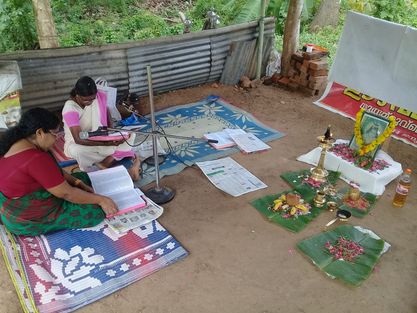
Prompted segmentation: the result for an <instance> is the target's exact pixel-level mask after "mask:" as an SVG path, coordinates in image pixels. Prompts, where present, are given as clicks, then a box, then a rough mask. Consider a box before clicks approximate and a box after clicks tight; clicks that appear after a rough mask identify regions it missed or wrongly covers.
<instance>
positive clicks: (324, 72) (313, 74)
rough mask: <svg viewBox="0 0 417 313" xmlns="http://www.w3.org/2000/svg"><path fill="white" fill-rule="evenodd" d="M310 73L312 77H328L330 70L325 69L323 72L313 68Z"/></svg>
mask: <svg viewBox="0 0 417 313" xmlns="http://www.w3.org/2000/svg"><path fill="white" fill-rule="evenodd" d="M308 73H309V74H310V75H311V76H327V74H329V70H326V69H323V70H313V69H312V68H310V69H308Z"/></svg>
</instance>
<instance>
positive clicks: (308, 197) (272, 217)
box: [251, 189, 322, 233]
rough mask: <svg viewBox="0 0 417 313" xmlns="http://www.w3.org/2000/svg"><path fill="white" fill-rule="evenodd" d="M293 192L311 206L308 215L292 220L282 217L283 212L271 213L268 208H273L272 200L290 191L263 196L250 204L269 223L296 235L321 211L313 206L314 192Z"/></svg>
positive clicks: (302, 190)
mask: <svg viewBox="0 0 417 313" xmlns="http://www.w3.org/2000/svg"><path fill="white" fill-rule="evenodd" d="M295 191H296V192H298V193H299V194H300V195H301V197H302V198H303V199H304V200H305V202H307V203H309V204H310V205H311V209H310V214H307V215H300V216H298V217H293V218H284V217H282V214H283V212H273V211H272V210H271V209H269V208H270V207H273V205H274V200H276V199H278V198H279V197H280V196H281V195H282V194H287V193H289V192H292V191H285V192H282V193H278V194H274V195H268V196H264V197H262V198H259V199H256V200H253V201H252V202H251V204H252V206H253V207H254V208H255V209H257V210H258V211H259V212H260V213H261V214H262V215H264V216H265V217H266V218H267V219H268V220H269V221H271V222H273V223H276V224H279V225H281V226H282V227H284V228H286V229H288V230H289V231H292V232H295V233H298V232H299V231H301V230H303V229H304V228H305V227H306V226H307V224H308V223H310V222H311V221H312V220H313V219H314V218H316V217H317V216H318V215H319V214H320V213H321V211H322V209H320V208H317V207H316V206H314V204H313V198H314V196H315V193H314V192H312V191H311V190H304V189H301V190H298V189H295Z"/></svg>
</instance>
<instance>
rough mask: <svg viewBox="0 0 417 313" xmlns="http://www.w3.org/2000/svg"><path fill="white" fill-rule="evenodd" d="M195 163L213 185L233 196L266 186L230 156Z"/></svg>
mask: <svg viewBox="0 0 417 313" xmlns="http://www.w3.org/2000/svg"><path fill="white" fill-rule="evenodd" d="M196 164H197V166H198V167H199V168H200V169H201V170H202V171H203V173H204V175H206V177H207V178H208V179H209V180H210V182H211V183H212V184H213V185H214V186H216V187H217V188H219V189H220V190H223V191H224V192H226V193H228V194H230V195H232V196H233V197H238V196H240V195H243V194H245V193H248V192H251V191H255V190H258V189H263V188H266V187H268V186H267V185H265V184H264V183H263V182H262V181H261V180H259V179H258V178H257V177H256V176H254V175H253V174H252V173H251V172H249V171H248V170H246V169H245V168H244V167H242V166H241V165H240V164H239V163H237V162H236V161H235V160H233V159H232V158H230V157H227V158H223V159H218V160H214V161H206V162H197V163H196Z"/></svg>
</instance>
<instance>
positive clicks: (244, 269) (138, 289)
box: [0, 85, 417, 313]
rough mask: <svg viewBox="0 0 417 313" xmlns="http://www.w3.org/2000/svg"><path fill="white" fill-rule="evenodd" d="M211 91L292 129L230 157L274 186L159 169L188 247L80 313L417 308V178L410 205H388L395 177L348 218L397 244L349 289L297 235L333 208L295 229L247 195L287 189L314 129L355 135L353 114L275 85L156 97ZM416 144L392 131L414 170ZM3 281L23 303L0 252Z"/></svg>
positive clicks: (1, 308)
mask: <svg viewBox="0 0 417 313" xmlns="http://www.w3.org/2000/svg"><path fill="white" fill-rule="evenodd" d="M210 94H216V95H220V96H222V97H223V98H225V99H226V100H228V101H230V102H231V103H232V104H234V105H236V106H238V107H240V108H242V109H244V110H246V111H248V112H251V113H252V114H254V115H255V116H256V117H257V118H258V119H259V120H261V121H262V122H264V123H265V124H267V125H269V126H271V127H273V128H275V129H277V130H279V131H282V132H284V133H286V136H285V137H283V138H281V139H279V140H275V141H272V142H269V143H268V144H269V145H271V146H272V150H270V151H268V152H265V153H261V154H253V155H244V154H234V155H233V156H232V157H233V158H234V159H235V160H236V161H237V162H239V163H240V164H241V165H242V166H244V167H245V168H247V169H248V170H249V171H251V172H252V173H253V174H255V175H256V176H257V177H259V178H260V179H261V180H262V181H263V182H265V183H266V184H267V185H268V186H269V187H268V188H266V189H263V190H260V191H257V192H252V193H249V194H246V195H243V196H240V197H237V198H233V197H231V196H229V195H227V194H224V193H222V192H221V191H220V190H218V189H216V188H215V187H214V186H213V185H211V184H210V183H209V181H208V180H207V179H206V178H205V177H204V175H203V174H202V173H201V172H200V171H199V170H197V169H195V168H187V169H185V170H184V171H182V172H181V173H179V174H177V175H173V176H169V177H165V178H163V179H162V180H161V184H162V185H163V186H169V187H171V188H174V189H175V190H176V192H177V194H176V197H175V198H174V200H173V201H171V202H170V203H168V204H165V205H164V208H165V213H164V215H163V216H162V217H161V218H160V219H159V221H160V222H161V224H162V225H164V226H165V227H166V228H167V229H168V230H169V231H170V232H171V233H172V234H173V235H174V236H175V237H176V238H177V239H178V240H179V241H180V242H181V243H182V244H183V246H184V247H185V248H186V249H187V250H188V251H189V253H190V255H189V256H188V257H187V258H186V259H184V260H182V261H180V262H178V263H175V264H173V265H171V266H169V267H167V268H165V269H162V270H161V271H159V272H157V273H154V274H152V275H150V276H148V277H146V278H145V279H143V280H141V281H138V282H136V283H134V284H132V285H130V286H128V287H127V288H124V289H122V290H119V291H118V292H116V293H114V294H112V295H110V296H108V297H106V298H104V299H102V300H100V301H97V302H95V303H93V304H90V305H88V306H86V307H84V308H82V309H80V310H79V311H77V312H80V313H81V312H83V313H96V312H107V313H116V312H129V313H130V312H132V313H139V312H143V313H159V312H172V313H188V312H202V313H203V312H228V313H234V312H236V313H237V312H239V313H245V312H248V313H249V312H250V313H275V312H289V313H291V312H309V313H315V312H317V313H319V312H320V313H322V312H341V313H345V312H346V313H348V312H378V313H392V312H398V313H408V312H410V313H411V312H417V262H416V260H417V245H416V244H415V240H416V234H417V192H416V191H415V190H417V186H413V187H414V190H413V191H412V192H411V195H410V196H409V199H408V202H407V204H406V206H404V207H403V208H401V209H398V208H394V207H392V206H391V200H392V197H393V192H394V187H395V183H393V182H392V183H391V184H389V185H388V186H387V189H386V191H385V193H384V194H383V195H382V196H381V197H380V199H379V201H378V202H377V204H376V207H375V209H374V210H373V211H372V213H371V214H370V215H368V216H366V217H365V218H363V219H359V218H352V219H351V221H350V223H351V224H353V225H361V226H364V227H366V228H369V229H371V230H373V231H374V232H375V233H377V234H378V235H379V236H381V237H382V238H384V239H385V240H386V241H388V242H389V243H390V244H391V245H392V247H391V249H390V250H389V252H388V253H386V254H385V255H383V256H382V258H381V260H380V262H379V263H378V265H377V267H376V269H375V271H374V272H373V273H372V274H371V276H370V277H369V278H368V279H367V280H366V281H365V282H364V283H363V285H362V286H360V287H357V288H353V287H349V286H347V285H344V284H343V283H341V282H340V281H335V280H332V279H330V278H328V277H326V276H325V275H324V274H323V273H322V272H321V271H319V270H318V269H317V268H316V267H315V266H314V265H313V264H312V263H311V262H310V261H309V260H308V259H307V258H306V257H305V256H303V255H302V254H301V253H299V252H298V251H297V250H296V248H295V245H296V243H297V242H298V241H299V240H301V239H304V238H306V237H309V236H312V235H315V234H317V233H319V232H320V231H321V230H322V227H323V225H324V224H326V223H327V222H328V221H329V220H330V219H332V217H333V215H332V213H330V212H323V213H322V214H321V215H320V216H319V217H318V218H317V219H316V220H314V221H313V222H312V223H311V224H309V226H308V227H307V228H306V229H304V230H303V231H301V232H300V233H297V234H294V233H291V232H289V231H287V230H285V229H284V228H281V227H280V226H278V225H275V224H273V223H270V222H268V221H266V220H265V219H264V218H263V217H262V216H261V215H260V214H259V213H258V212H257V211H256V210H255V209H254V208H253V207H252V206H251V205H250V204H249V202H250V201H251V200H253V199H255V198H258V197H261V196H263V195H267V194H272V193H277V192H280V191H283V190H286V189H288V186H287V185H286V183H285V182H284V181H283V180H282V179H281V178H280V177H279V175H280V173H282V172H284V171H288V170H297V169H305V168H309V166H308V165H307V164H304V163H301V162H298V161H296V157H297V156H299V155H300V154H303V153H306V152H307V151H309V150H311V149H312V148H314V147H315V146H316V142H315V138H316V136H317V135H321V134H323V133H324V131H325V129H326V126H327V125H328V124H332V125H333V133H334V136H335V137H336V138H346V139H347V138H350V136H351V134H352V132H353V121H351V120H349V119H347V118H344V117H342V116H340V115H337V114H334V113H331V112H330V111H327V110H324V109H322V108H319V107H318V106H315V105H314V104H312V101H313V98H310V97H305V96H303V95H300V94H297V93H293V92H290V91H286V90H283V89H279V88H276V87H273V86H261V87H259V88H256V89H252V90H250V91H249V92H244V91H237V90H235V89H234V88H233V87H230V86H220V87H219V88H214V87H213V86H211V85H208V86H202V87H198V88H190V89H184V90H179V91H175V92H171V93H166V94H162V95H160V96H157V97H155V105H156V106H157V108H158V109H161V108H164V107H168V106H172V105H178V104H186V103H191V102H194V101H198V100H201V99H202V98H204V97H206V96H208V95H210ZM416 152H417V150H416V149H415V148H413V147H411V146H408V145H406V144H404V143H401V142H399V141H396V140H392V141H391V143H390V146H389V150H388V153H389V154H390V155H391V156H392V157H393V158H394V159H395V160H396V161H398V162H401V163H402V165H403V167H404V168H406V167H410V168H413V169H414V170H415V171H416V170H417V168H416V164H417V162H416V161H417V153H416ZM416 176H417V175H415V174H413V180H414V182H415V185H417V177H416ZM340 184H341V185H342V184H343V183H342V182H340ZM413 242H414V243H413ZM0 285H1V286H2V292H0V312H4V313H6V312H7V313H15V312H21V309H20V305H19V302H18V299H17V296H16V293H15V291H14V287H13V285H12V282H11V280H10V278H9V276H8V273H7V270H6V268H5V264H4V261H3V260H0Z"/></svg>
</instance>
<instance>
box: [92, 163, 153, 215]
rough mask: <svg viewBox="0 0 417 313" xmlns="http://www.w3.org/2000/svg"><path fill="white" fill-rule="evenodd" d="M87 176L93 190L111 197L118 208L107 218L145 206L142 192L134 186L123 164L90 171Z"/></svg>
mask: <svg viewBox="0 0 417 313" xmlns="http://www.w3.org/2000/svg"><path fill="white" fill-rule="evenodd" d="M88 176H89V177H90V180H91V184H92V185H93V189H94V192H95V193H97V194H99V195H103V196H107V197H109V198H112V199H113V201H114V202H115V203H116V204H117V207H118V208H119V212H117V213H116V214H112V215H107V217H108V218H109V217H112V216H114V215H119V214H123V213H126V212H129V211H132V210H136V209H139V208H143V207H145V206H146V201H145V200H144V198H143V196H144V194H143V192H142V191H141V190H140V189H138V188H135V186H134V185H133V182H132V179H131V178H130V176H129V173H128V172H127V170H126V168H124V167H123V166H116V167H111V168H106V169H104V170H100V171H95V172H90V173H88Z"/></svg>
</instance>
